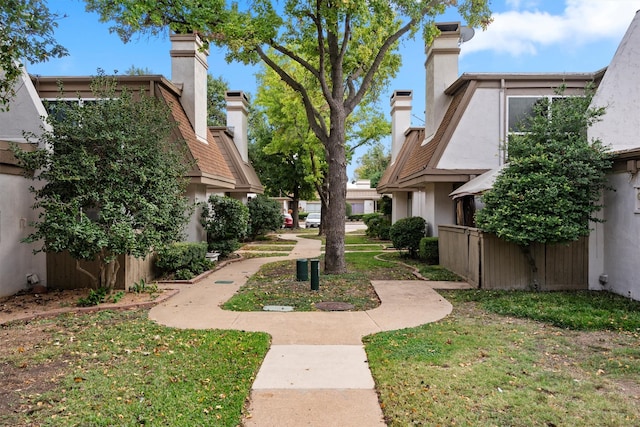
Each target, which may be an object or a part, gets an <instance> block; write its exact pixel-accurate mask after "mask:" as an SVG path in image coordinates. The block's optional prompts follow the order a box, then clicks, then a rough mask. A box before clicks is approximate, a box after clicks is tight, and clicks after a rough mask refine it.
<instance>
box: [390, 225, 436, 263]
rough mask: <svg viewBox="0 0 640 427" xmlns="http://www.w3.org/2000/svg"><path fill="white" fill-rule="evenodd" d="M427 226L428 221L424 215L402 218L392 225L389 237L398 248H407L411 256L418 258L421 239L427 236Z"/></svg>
mask: <svg viewBox="0 0 640 427" xmlns="http://www.w3.org/2000/svg"><path fill="white" fill-rule="evenodd" d="M426 227H427V223H426V221H425V220H424V218H422V217H419V216H412V217H409V218H402V219H399V220H398V221H396V222H395V224H393V225H392V226H391V230H390V231H389V237H390V238H391V241H392V242H393V246H394V247H395V248H396V249H406V250H408V251H409V256H410V257H411V258H417V255H418V249H419V248H420V239H422V238H423V237H424V236H425V230H426Z"/></svg>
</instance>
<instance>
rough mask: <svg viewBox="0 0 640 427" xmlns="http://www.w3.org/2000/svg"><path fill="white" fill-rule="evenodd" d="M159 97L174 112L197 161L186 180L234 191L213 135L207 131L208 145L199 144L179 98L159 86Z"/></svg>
mask: <svg viewBox="0 0 640 427" xmlns="http://www.w3.org/2000/svg"><path fill="white" fill-rule="evenodd" d="M159 95H160V96H161V97H162V99H164V101H165V102H166V103H167V105H168V106H169V108H170V109H171V114H172V116H173V118H174V119H175V120H176V122H177V123H178V126H177V131H178V132H179V137H180V138H182V139H183V140H184V141H185V142H186V144H187V147H188V148H189V154H190V157H191V158H192V160H194V161H195V164H194V167H193V168H192V169H191V171H190V172H188V173H187V176H189V177H190V178H191V179H192V181H196V182H199V183H202V184H206V185H208V186H210V187H214V188H220V189H224V190H233V189H234V188H235V184H236V180H235V177H234V175H233V173H232V172H231V169H230V168H229V166H228V164H227V161H226V160H225V158H224V156H223V155H222V152H221V151H220V148H219V146H218V144H217V143H216V141H215V139H214V137H213V135H212V134H211V132H210V131H208V130H207V143H204V142H203V141H200V140H199V139H198V137H197V136H196V133H195V131H194V130H193V127H192V126H191V123H190V122H189V119H188V118H187V114H186V113H185V111H184V109H183V108H182V105H181V104H180V101H179V99H178V95H177V94H176V93H175V92H173V91H169V90H168V88H166V87H164V86H162V85H160V86H159Z"/></svg>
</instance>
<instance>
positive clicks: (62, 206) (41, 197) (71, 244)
mask: <svg viewBox="0 0 640 427" xmlns="http://www.w3.org/2000/svg"><path fill="white" fill-rule="evenodd" d="M91 89H92V91H93V95H94V97H95V101H92V102H85V103H84V104H83V105H81V104H80V103H79V102H78V103H69V102H60V103H56V104H55V114H49V116H48V117H47V122H48V123H49V124H50V125H51V128H52V130H51V131H44V133H43V134H42V136H41V137H40V138H41V140H43V141H44V142H45V143H46V145H47V146H48V147H50V148H51V149H50V150H49V149H43V150H38V151H35V152H22V151H20V149H19V148H17V146H16V147H15V148H14V152H15V154H16V156H17V157H18V158H19V159H20V161H21V162H22V165H23V166H24V167H25V168H26V169H27V170H30V171H36V172H34V174H33V175H31V177H32V178H33V179H35V180H37V181H41V182H42V183H43V185H42V186H41V187H40V188H32V192H33V193H34V196H35V205H34V208H38V209H41V211H42V213H41V214H40V215H39V218H38V220H37V221H35V223H34V227H35V231H34V232H33V233H32V234H31V235H29V236H28V238H27V240H28V241H29V242H41V243H42V247H41V248H40V250H41V251H44V252H62V251H68V252H69V254H70V255H71V256H72V257H73V258H75V259H76V260H77V261H78V262H77V263H76V267H77V269H78V270H79V271H81V272H83V273H85V274H87V275H89V276H90V277H91V280H92V281H93V284H94V287H96V288H98V287H104V288H107V289H110V290H111V289H113V287H114V285H115V281H116V275H117V273H118V270H119V268H120V264H119V262H118V256H119V255H122V254H126V255H133V256H136V257H144V256H146V255H147V254H148V253H149V252H150V251H151V250H152V248H154V247H158V246H160V245H161V244H164V243H168V242H171V241H176V240H178V239H180V238H181V236H182V232H183V228H184V226H185V224H186V222H187V219H188V211H189V205H188V200H187V198H186V197H185V191H186V185H187V182H186V180H185V179H184V178H183V176H184V174H185V173H186V165H185V161H184V156H183V154H182V153H180V152H179V151H177V150H176V149H173V148H172V146H171V145H170V144H169V136H170V134H171V132H172V129H173V127H174V126H175V123H174V122H173V121H172V120H171V117H170V113H169V111H168V108H167V106H166V105H165V104H164V103H162V102H160V101H159V100H157V99H156V98H151V97H149V96H147V95H145V94H144V93H136V94H134V93H131V92H130V91H128V90H126V89H122V91H121V92H120V91H118V90H116V89H117V83H116V81H115V79H113V78H110V77H105V76H99V77H97V78H96V79H95V80H94V81H93V82H92V84H91ZM80 260H97V261H99V264H100V274H98V275H94V274H92V273H91V272H89V271H86V270H84V269H83V268H81V266H80V262H79V261H80Z"/></svg>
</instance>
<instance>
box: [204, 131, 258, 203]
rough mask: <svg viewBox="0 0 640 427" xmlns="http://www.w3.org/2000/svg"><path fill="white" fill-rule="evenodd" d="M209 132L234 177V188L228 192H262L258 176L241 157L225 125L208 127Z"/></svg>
mask: <svg viewBox="0 0 640 427" xmlns="http://www.w3.org/2000/svg"><path fill="white" fill-rule="evenodd" d="M209 133H210V134H211V135H212V136H211V138H212V139H213V141H215V144H216V145H217V146H218V149H219V150H220V152H221V153H222V156H223V158H224V160H225V162H226V164H227V165H228V166H229V169H230V171H231V173H232V174H233V176H234V178H235V181H236V185H235V189H234V190H230V192H236V193H259V194H262V193H264V187H263V186H262V183H261V182H260V178H258V174H257V173H256V171H255V169H254V168H253V166H252V165H251V163H249V162H245V161H244V160H243V159H242V156H241V155H240V152H239V151H238V147H237V146H236V144H235V142H234V141H233V138H232V136H231V134H230V133H229V130H228V129H227V128H226V127H222V126H216V127H210V128H209Z"/></svg>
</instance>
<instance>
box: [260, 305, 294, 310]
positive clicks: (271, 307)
mask: <svg viewBox="0 0 640 427" xmlns="http://www.w3.org/2000/svg"><path fill="white" fill-rule="evenodd" d="M262 310H264V311H293V307H291V306H290V305H265V306H264V307H262Z"/></svg>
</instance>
